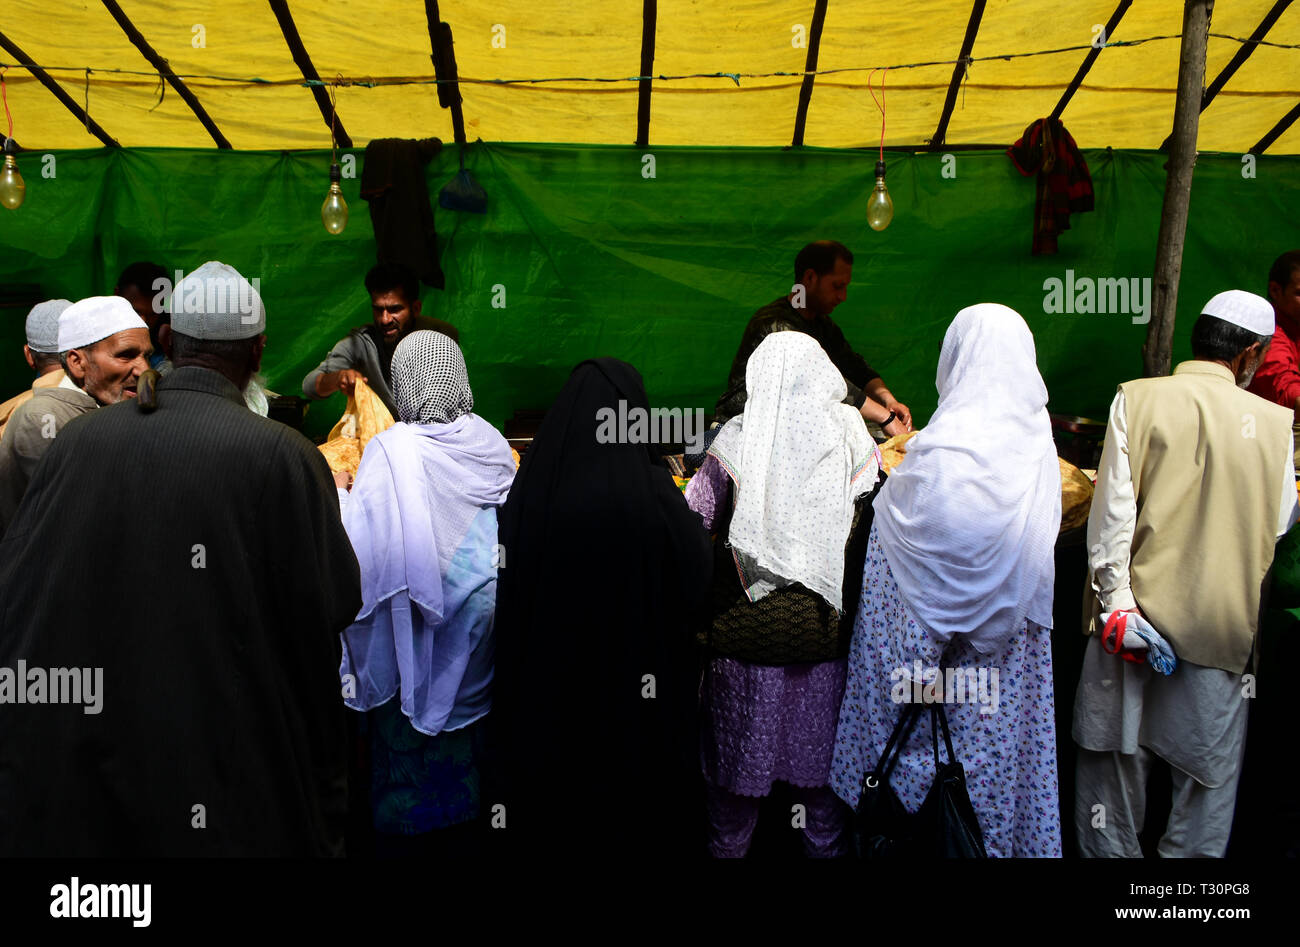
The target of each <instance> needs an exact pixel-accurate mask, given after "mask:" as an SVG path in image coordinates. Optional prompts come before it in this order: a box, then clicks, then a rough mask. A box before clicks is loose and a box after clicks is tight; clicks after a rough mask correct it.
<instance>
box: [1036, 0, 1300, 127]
mask: <svg viewBox="0 0 1300 947" xmlns="http://www.w3.org/2000/svg"><path fill="white" fill-rule="evenodd" d="M1287 2H1288V3H1290V2H1291V0H1287ZM1132 5H1133V0H1120V3H1119V6H1117V7H1116V8H1115V12H1114V13H1112V14H1111V15H1110V19H1109V20H1107V21H1106V26H1105V27H1104V28H1103V30H1102V33H1103V35H1104V36H1105V38H1106V42H1107V43H1109V42H1110V38H1111V37H1112V36H1114V35H1115V27H1117V26H1119V21H1120V20H1122V19H1124V14H1125V13H1127V12H1128V8H1129V7H1131V6H1132ZM1101 50H1102V47H1101V46H1094V47H1092V49H1090V50H1088V55H1086V56H1084V57H1083V62H1082V63H1081V64H1080V65H1079V71H1078V72H1076V73H1075V74H1074V78H1073V79H1071V80H1070V84H1069V85H1068V86H1066V87H1065V91H1064V92H1063V93H1061V99H1060V101H1059V102H1057V103H1056V108H1054V109H1052V118H1056V119H1059V118H1060V117H1061V113H1062V112H1064V111H1065V107H1066V106H1067V105H1069V104H1070V99H1072V98H1074V93H1075V92H1077V91H1079V86H1080V85H1082V84H1083V77H1084V76H1086V75H1087V74H1088V70H1089V69H1091V68H1092V64H1093V63H1094V62H1096V61H1097V57H1098V56H1100V55H1101Z"/></svg>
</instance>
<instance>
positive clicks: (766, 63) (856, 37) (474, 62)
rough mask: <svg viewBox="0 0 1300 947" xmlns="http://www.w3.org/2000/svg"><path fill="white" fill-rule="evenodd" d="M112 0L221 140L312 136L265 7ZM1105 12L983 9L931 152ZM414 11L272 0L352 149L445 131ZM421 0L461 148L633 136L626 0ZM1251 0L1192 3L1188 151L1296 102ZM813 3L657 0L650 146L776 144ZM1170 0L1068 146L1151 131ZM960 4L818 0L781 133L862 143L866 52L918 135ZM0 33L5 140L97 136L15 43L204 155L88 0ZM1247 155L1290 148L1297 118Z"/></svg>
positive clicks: (952, 42)
mask: <svg viewBox="0 0 1300 947" xmlns="http://www.w3.org/2000/svg"><path fill="white" fill-rule="evenodd" d="M117 5H118V6H119V7H120V9H121V11H122V13H123V14H125V17H126V18H127V19H128V20H129V23H130V25H131V26H133V27H134V29H135V30H138V32H139V35H140V36H141V37H142V38H143V40H144V41H145V42H147V43H148V44H149V45H150V46H151V47H152V48H153V49H154V50H155V51H156V52H157V54H158V55H159V56H161V57H162V58H163V59H165V60H166V61H167V63H169V64H170V68H171V70H172V72H174V73H175V74H176V75H177V76H180V77H181V78H182V81H183V82H184V84H185V85H186V86H187V87H188V89H189V90H190V91H191V92H192V93H193V95H194V97H195V98H196V99H197V101H198V103H199V104H200V105H201V106H202V108H203V109H204V110H206V112H207V113H208V115H210V116H211V119H212V122H213V123H214V125H215V126H216V128H217V129H218V130H219V132H220V134H221V135H222V136H224V137H225V138H226V139H227V140H228V141H229V142H230V144H231V145H232V146H233V147H234V148H237V149H296V148H320V147H328V145H329V142H330V131H329V128H328V127H327V125H326V123H325V120H324V118H323V116H322V113H321V110H320V108H319V107H318V104H317V101H316V99H315V98H314V96H313V94H312V91H311V89H310V88H308V86H307V85H305V84H304V79H303V72H302V70H301V69H300V67H299V65H298V64H297V63H295V59H294V57H293V55H292V54H291V52H290V47H289V43H288V42H287V40H286V38H285V35H284V33H283V32H282V29H281V24H280V22H279V21H278V20H277V17H276V14H275V12H274V10H273V9H272V5H271V4H270V3H268V2H266V0H223V2H220V3H216V2H213V0H202V2H201V0H169V2H165V3H164V2H154V0H120V2H119V3H118V4H117ZM1116 5H1117V0H1077V2H1074V3H1070V4H1060V3H1057V2H1054V0H989V2H988V3H987V4H986V5H984V7H983V10H982V15H981V16H980V18H979V24H978V29H977V31H976V33H975V39H974V43H973V46H972V47H971V51H970V59H971V62H970V63H969V68H968V70H967V71H966V72H965V75H964V79H963V81H962V84H961V86H960V89H959V91H958V92H957V98H956V102H955V105H954V108H953V111H952V114H951V120H950V122H949V124H948V128H947V133H946V136H945V141H946V143H947V144H949V145H963V144H981V145H990V144H1009V143H1010V142H1012V141H1014V140H1015V139H1016V138H1018V137H1019V136H1020V134H1021V132H1022V131H1023V130H1024V128H1025V126H1026V125H1027V124H1029V123H1030V122H1031V121H1033V120H1034V119H1036V118H1042V117H1044V116H1046V115H1048V114H1049V113H1051V112H1052V110H1053V109H1054V108H1055V106H1056V104H1057V102H1058V101H1059V100H1060V99H1061V96H1062V94H1063V93H1064V92H1065V90H1066V88H1067V87H1068V86H1069V85H1070V82H1071V80H1072V79H1073V78H1074V76H1075V74H1076V72H1077V71H1078V69H1079V66H1080V65H1081V64H1082V63H1083V61H1084V59H1085V56H1086V55H1087V54H1088V51H1089V48H1090V47H1091V45H1092V44H1093V43H1094V41H1099V39H1100V37H1099V32H1100V30H1101V27H1102V25H1103V24H1105V23H1106V22H1107V21H1108V20H1109V19H1110V18H1111V16H1112V14H1113V13H1114V12H1115V10H1116ZM425 6H426V5H425V4H423V3H419V2H415V0H404V2H395V0H329V2H315V3H310V4H309V3H305V2H302V0H295V2H291V3H289V4H288V8H289V11H290V13H291V14H292V17H293V21H294V23H295V25H296V27H297V32H298V34H299V35H300V36H301V40H302V45H303V48H304V49H305V51H306V54H307V55H308V56H309V57H310V60H311V63H312V65H313V66H314V67H315V70H316V72H317V73H318V75H319V76H320V77H321V79H322V81H325V82H326V83H329V84H333V83H334V82H335V81H336V80H337V79H339V78H340V77H341V78H342V81H343V83H344V84H343V85H340V86H339V87H338V88H337V90H336V103H337V115H338V119H339V122H340V124H341V127H342V128H343V130H344V131H345V132H346V133H347V135H348V136H349V137H350V138H351V141H352V143H353V144H354V145H356V146H358V147H360V146H364V145H365V144H366V142H368V141H369V140H370V139H372V138H387V137H395V138H424V137H429V136H436V137H439V138H442V139H443V140H446V141H450V140H451V139H452V137H453V135H452V124H451V113H450V112H449V111H448V110H446V109H443V108H440V107H439V104H438V95H437V87H436V85H434V84H433V83H432V80H433V79H434V69H433V64H432V62H431V60H430V51H431V41H430V34H429V24H428V21H427V19H426V12H425ZM438 7H439V14H440V17H441V19H442V20H443V21H445V22H447V23H448V24H450V26H451V28H452V31H453V35H454V39H455V53H456V60H457V64H458V67H459V74H460V77H461V94H462V97H463V100H464V101H463V109H464V116H465V125H466V133H467V135H468V138H469V139H470V140H474V139H475V138H483V139H485V140H488V141H520V142H587V143H598V144H622V143H629V144H630V143H632V142H633V141H634V139H635V138H636V130H637V100H638V83H637V82H636V81H635V80H636V77H637V76H638V75H639V74H640V65H641V49H642V31H643V4H642V3H641V2H638V0H617V2H616V0H593V2H590V3H584V4H574V3H570V2H556V0H530V2H528V3H515V4H503V3H501V2H500V0H496V2H491V3H488V2H481V0H443V2H442V3H440V4H439V5H438ZM1273 7H1274V0H1234V2H1232V3H1219V4H1217V5H1216V6H1215V8H1214V13H1213V19H1212V21H1211V34H1212V35H1211V37H1210V39H1209V51H1208V58H1207V64H1206V84H1207V85H1209V84H1210V83H1211V82H1212V81H1213V80H1214V79H1215V77H1217V76H1218V75H1219V74H1220V72H1221V71H1223V70H1224V68H1225V67H1226V66H1227V65H1228V64H1229V62H1230V60H1232V58H1233V57H1234V56H1235V55H1236V54H1237V53H1238V52H1239V51H1240V50H1242V49H1243V45H1245V46H1246V47H1248V48H1250V49H1251V54H1250V56H1249V58H1248V59H1247V60H1246V61H1245V63H1244V64H1242V65H1241V66H1240V68H1239V69H1238V70H1237V71H1236V72H1235V73H1234V74H1233V75H1232V76H1231V78H1230V79H1229V81H1228V82H1227V83H1226V84H1225V85H1224V86H1223V88H1222V90H1221V91H1219V92H1218V93H1217V95H1216V96H1215V97H1214V99H1213V101H1212V103H1211V104H1210V105H1209V107H1208V108H1207V109H1206V110H1205V111H1204V112H1203V113H1202V116H1201V126H1200V137H1199V148H1200V149H1201V150H1203V151H1223V152H1245V151H1246V150H1248V149H1250V148H1252V147H1254V146H1255V145H1256V144H1257V143H1258V142H1260V140H1261V139H1263V138H1264V137H1265V136H1266V135H1268V133H1269V132H1270V130H1271V129H1273V128H1274V126H1276V125H1277V124H1278V123H1279V121H1281V120H1282V119H1283V118H1284V117H1285V116H1287V115H1288V113H1289V112H1291V110H1292V109H1293V108H1294V107H1296V105H1297V101H1300V49H1298V48H1295V47H1297V46H1300V5H1296V6H1294V7H1288V8H1286V9H1285V10H1284V12H1282V14H1281V16H1280V17H1279V18H1278V19H1277V20H1276V22H1275V23H1274V24H1273V25H1272V27H1271V29H1269V30H1268V31H1267V35H1266V36H1265V37H1264V40H1265V41H1264V43H1260V44H1254V43H1249V42H1246V41H1247V40H1249V38H1250V36H1251V34H1252V33H1253V32H1255V30H1256V28H1257V27H1259V26H1260V24H1261V22H1262V21H1264V19H1265V16H1266V15H1267V14H1268V13H1269V11H1270V10H1271V9H1272V8H1273ZM814 9H815V3H814V0H798V2H792V0H719V2H711V0H658V2H657V4H656V12H657V22H656V28H655V30H654V64H653V70H652V74H653V75H654V76H655V77H656V78H655V81H654V82H653V84H652V93H651V111H650V115H651V118H650V126H649V142H650V144H652V145H655V144H662V145H720V146H734V145H740V146H745V145H763V146H770V145H786V144H790V143H791V140H792V136H793V133H794V127H795V114H796V110H797V105H798V101H799V94H800V86H801V84H802V81H803V80H802V73H803V71H804V69H805V65H806V60H807V55H808V49H807V46H808V44H809V42H810V40H811V38H812V33H813V18H814ZM1182 9H1183V4H1182V3H1180V2H1177V0H1138V2H1135V3H1133V4H1132V5H1131V7H1129V8H1128V9H1127V10H1126V11H1125V13H1124V15H1123V17H1122V18H1121V20H1120V21H1119V24H1118V26H1117V28H1116V29H1115V30H1114V32H1113V35H1111V36H1109V37H1106V40H1108V41H1109V42H1111V43H1120V44H1123V45H1114V46H1108V47H1107V48H1105V49H1103V50H1102V51H1101V53H1100V55H1099V56H1097V58H1096V61H1095V64H1094V65H1093V66H1092V68H1091V69H1090V70H1089V71H1088V72H1087V74H1086V76H1085V77H1084V78H1083V81H1082V84H1081V85H1080V87H1079V88H1078V91H1077V92H1076V93H1075V94H1074V95H1073V97H1072V99H1071V100H1070V102H1069V104H1068V106H1067V107H1066V109H1065V111H1064V112H1063V114H1062V116H1061V117H1062V120H1063V121H1064V122H1065V124H1066V126H1067V128H1068V129H1069V130H1070V132H1071V134H1072V135H1073V136H1074V137H1075V139H1076V141H1077V142H1078V143H1079V145H1080V147H1086V148H1098V147H1106V146H1110V147H1114V148H1143V149H1154V148H1158V147H1159V146H1160V144H1161V143H1162V142H1163V141H1164V139H1165V137H1166V136H1167V135H1168V134H1169V131H1170V128H1171V123H1172V118H1173V108H1174V90H1175V87H1176V84H1177V75H1178V58H1179V39H1178V34H1179V32H1180V30H1181V28H1182ZM971 12H972V3H971V2H970V0H902V2H900V0H895V2H891V3H886V2H875V0H873V2H849V0H829V3H828V4H827V6H826V15H825V22H824V27H823V29H822V32H821V36H820V43H819V49H818V52H819V56H818V60H817V76H816V79H815V82H814V85H813V89H812V96H811V100H810V103H809V108H808V113H807V125H806V132H805V135H804V143H805V144H808V145H819V146H828V147H846V148H856V147H869V146H872V145H875V144H878V143H879V141H880V131H881V123H880V114H879V112H878V111H877V110H876V106H875V105H874V104H873V102H872V98H871V95H870V94H869V93H868V90H867V82H868V79H869V77H870V75H871V70H872V69H873V68H874V67H885V66H888V67H890V68H889V70H888V72H887V73H880V72H878V73H876V75H875V77H874V79H873V80H872V82H873V86H874V87H876V88H878V87H879V85H880V83H881V81H882V78H883V81H884V85H885V96H886V108H887V113H888V116H887V127H886V129H885V145H886V147H907V146H920V145H923V144H925V143H927V142H928V141H930V140H931V139H932V138H933V137H934V136H935V133H936V129H937V128H938V126H939V122H940V116H941V114H942V112H943V106H944V100H945V97H946V95H947V93H948V90H949V86H950V83H951V81H952V78H953V71H954V65H953V64H954V62H955V61H956V60H957V59H958V58H959V55H960V52H961V48H962V41H963V37H964V36H965V35H966V33H967V30H968V24H969V22H970V20H971ZM0 34H3V37H4V40H5V41H6V42H4V43H0V64H3V65H7V66H8V67H9V68H8V69H7V71H6V73H5V77H6V82H7V90H8V103H9V109H10V111H11V112H12V115H13V122H14V126H13V128H14V131H13V136H14V138H15V139H16V140H17V142H18V143H19V144H20V145H21V146H22V147H23V148H25V149H27V150H33V149H45V148H85V147H94V146H96V145H97V144H98V139H97V138H96V136H95V135H93V134H91V133H90V131H88V130H87V128H86V126H85V125H84V124H83V123H82V122H81V121H80V120H79V119H78V118H77V117H76V116H75V115H74V114H73V113H72V111H70V110H69V109H68V108H67V107H66V105H65V104H64V103H62V102H60V101H59V99H58V98H56V97H55V95H54V94H53V93H52V92H51V91H50V90H49V89H48V88H46V86H44V85H43V84H42V83H41V82H39V81H38V80H37V79H36V78H34V77H33V76H32V74H31V72H30V71H29V70H28V69H26V68H24V67H23V66H22V65H20V59H19V56H18V54H17V53H16V52H15V49H17V50H19V51H21V53H22V54H25V56H26V57H28V58H29V59H30V60H31V61H32V62H34V63H36V64H37V65H39V66H41V67H43V68H44V69H45V70H46V71H47V72H48V74H49V76H50V77H51V78H52V79H53V80H54V81H55V82H57V83H58V85H59V86H60V87H62V88H63V89H64V90H65V91H66V92H67V94H68V95H69V96H70V97H71V98H72V99H73V100H74V101H75V102H76V103H78V104H79V105H82V106H83V107H85V106H88V111H89V115H90V117H91V118H92V119H94V120H95V121H96V122H98V123H99V125H100V126H102V128H103V130H104V132H105V133H106V134H107V135H108V136H110V137H111V138H112V139H113V140H115V141H116V142H117V143H119V144H121V145H123V146H125V147H143V146H173V147H216V143H215V140H214V138H213V136H212V135H211V134H209V132H208V131H206V130H205V128H204V126H203V125H202V124H201V123H200V121H199V119H198V118H197V117H196V114H195V112H194V111H193V110H192V109H191V107H190V106H189V105H187V104H186V103H185V102H184V101H183V100H182V99H181V97H180V96H179V95H178V94H177V92H176V91H175V90H174V89H173V88H172V87H170V86H168V85H166V84H165V83H163V82H162V81H161V79H160V77H159V75H158V72H157V70H156V69H154V68H153V67H152V66H151V65H150V63H149V62H148V60H147V59H146V58H145V55H144V54H143V53H142V52H141V51H140V50H139V49H138V48H137V47H136V46H135V45H133V43H132V42H131V40H130V39H128V35H127V31H126V30H124V28H123V26H122V25H120V24H119V22H118V21H117V19H115V18H114V16H113V14H112V13H111V12H110V10H109V9H108V7H107V6H106V5H105V4H104V3H101V2H96V0H85V2H64V0H6V2H5V3H4V4H3V6H0ZM778 74H783V75H778ZM658 77H665V78H658ZM498 80H547V81H539V82H508V83H503V82H500V81H498ZM555 80H563V81H555ZM594 80H612V81H594ZM877 94H879V93H877ZM3 130H4V129H0V131H3ZM1267 152H1268V153H1270V154H1295V153H1297V152H1300V123H1297V124H1294V125H1291V126H1290V127H1289V128H1288V129H1287V130H1286V131H1285V132H1283V133H1282V134H1281V135H1280V137H1278V138H1277V140H1276V141H1275V142H1273V143H1272V144H1271V145H1270V146H1269V147H1268V149H1267Z"/></svg>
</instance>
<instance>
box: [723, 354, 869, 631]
mask: <svg viewBox="0 0 1300 947" xmlns="http://www.w3.org/2000/svg"><path fill="white" fill-rule="evenodd" d="M745 389H746V391H747V393H748V396H747V398H746V401H745V411H744V413H743V414H741V415H738V416H737V417H734V418H732V419H731V420H730V421H728V422H727V423H726V424H725V425H724V426H723V428H722V430H721V431H719V432H718V436H717V438H716V439H714V441H713V444H712V445H711V446H710V448H709V453H710V454H712V455H713V456H714V457H716V458H717V459H718V461H719V462H720V463H721V464H722V466H723V467H724V468H725V469H726V471H727V473H728V474H729V475H730V476H731V479H732V480H733V481H734V482H735V485H736V487H735V489H736V507H735V511H734V512H733V514H732V518H731V529H730V535H729V540H728V541H729V542H730V544H731V547H732V550H733V552H734V553H735V556H736V565H737V566H738V567H739V569H740V578H741V583H742V584H743V585H744V586H745V592H746V594H747V595H748V596H749V598H750V601H758V600H759V599H760V598H762V597H763V596H764V595H766V594H767V593H769V592H772V591H774V590H776V589H778V588H780V587H782V586H784V585H791V584H793V583H795V582H801V583H803V585H804V586H805V587H806V588H808V589H810V590H811V591H813V592H816V593H817V594H818V595H820V596H821V597H822V598H824V599H826V601H827V602H829V603H830V604H831V605H832V606H833V607H834V608H836V609H837V610H838V609H840V607H841V592H842V589H843V585H844V545H845V543H846V542H847V541H848V537H849V528H850V526H852V524H853V501H854V500H856V499H857V498H858V497H859V496H861V495H862V494H864V493H867V492H869V491H870V490H871V488H872V487H873V486H875V484H876V480H877V479H878V476H879V471H880V454H879V452H878V451H877V450H876V446H875V444H874V443H872V440H871V437H870V436H869V435H868V434H867V429H866V425H865V424H864V423H863V421H862V416H861V415H860V414H859V413H858V411H857V409H856V408H853V407H851V406H849V405H846V404H842V403H841V402H842V401H843V399H844V395H845V393H846V391H847V388H846V386H845V384H844V377H843V376H842V375H841V374H840V373H839V370H838V369H836V368H835V366H834V364H833V363H832V362H831V360H830V358H829V357H827V355H826V353H825V352H824V351H823V350H822V347H821V346H820V345H819V344H818V343H817V340H816V339H814V338H813V337H812V336H810V335H805V334H804V333H802V332H776V333H773V334H772V335H769V336H768V337H767V338H766V339H764V340H763V341H762V343H761V344H760V345H759V346H758V348H756V349H754V353H753V354H752V355H751V356H750V357H749V364H748V365H747V366H746V368H745Z"/></svg>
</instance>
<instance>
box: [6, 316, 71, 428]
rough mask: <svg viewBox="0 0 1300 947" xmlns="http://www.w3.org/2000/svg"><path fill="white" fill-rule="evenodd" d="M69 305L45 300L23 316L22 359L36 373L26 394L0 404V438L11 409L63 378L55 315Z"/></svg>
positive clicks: (17, 395)
mask: <svg viewBox="0 0 1300 947" xmlns="http://www.w3.org/2000/svg"><path fill="white" fill-rule="evenodd" d="M71 305H72V303H71V302H70V301H69V300H66V299H47V300H45V302H42V303H37V304H36V305H35V306H33V307H32V311H31V312H29V313H28V314H27V344H26V345H24V346H23V358H25V359H27V365H28V367H30V368H31V370H32V371H34V372H35V373H36V380H35V381H33V382H32V386H31V387H30V388H28V389H27V390H26V391H21V392H19V393H18V394H16V395H14V396H13V397H12V398H10V399H9V400H8V401H6V402H5V403H4V404H0V436H3V434H4V428H5V425H6V424H8V423H9V418H10V416H12V415H13V413H14V411H15V409H17V407H18V406H19V405H20V404H22V403H23V402H24V401H26V400H27V399H28V398H30V397H31V396H32V392H34V391H36V390H37V389H38V388H53V387H55V386H56V385H58V383H59V382H61V381H63V379H64V378H65V377H66V375H65V373H64V371H63V366H62V365H60V364H59V316H60V314H62V312H63V310H65V309H67V308H68V307H69V306H71Z"/></svg>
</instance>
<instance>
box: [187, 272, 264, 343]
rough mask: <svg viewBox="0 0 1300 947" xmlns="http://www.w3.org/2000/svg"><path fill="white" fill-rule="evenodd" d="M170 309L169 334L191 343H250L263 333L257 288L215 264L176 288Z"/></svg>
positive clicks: (194, 274)
mask: <svg viewBox="0 0 1300 947" xmlns="http://www.w3.org/2000/svg"><path fill="white" fill-rule="evenodd" d="M255 282H256V281H255ZM170 309H171V314H172V331H173V332H179V333H181V334H182V335H188V336H189V337H190V338H192V339H227V340H229V339H251V338H253V337H255V336H259V335H261V334H262V333H263V332H265V331H266V308H265V307H264V306H263V305H262V297H261V296H260V295H259V294H258V292H257V287H256V286H254V285H252V284H250V283H249V282H248V280H246V279H244V278H243V277H242V276H240V275H239V271H238V270H236V269H235V268H234V267H233V266H229V265H227V264H225V263H218V262H216V261H215V260H214V261H210V262H208V263H204V264H203V265H202V266H200V267H199V268H198V269H197V270H194V271H193V272H192V273H189V274H188V275H187V276H186V277H185V278H184V279H182V280H181V281H180V282H179V283H177V284H176V287H175V288H174V289H173V290H172V297H171V305H170Z"/></svg>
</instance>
